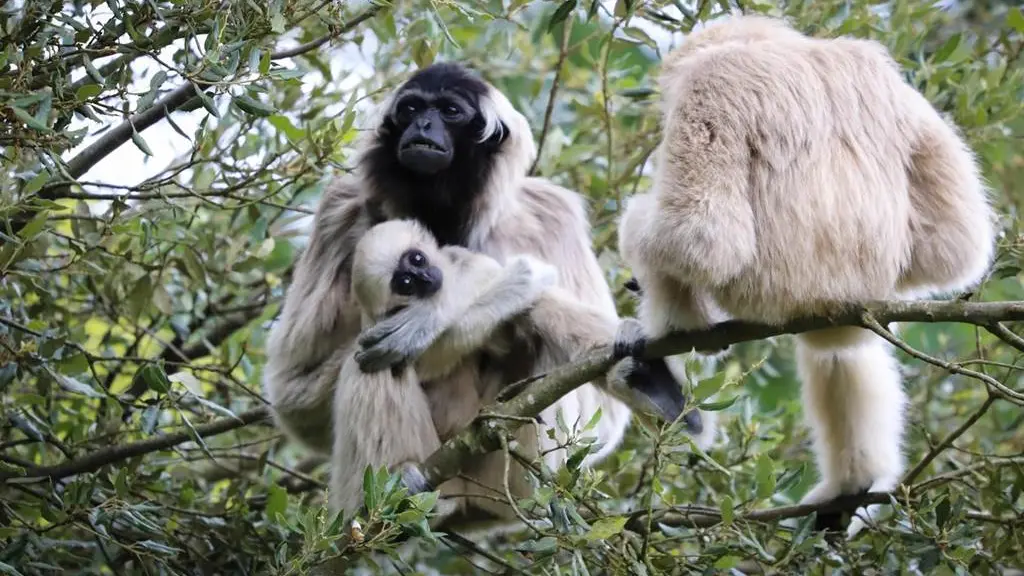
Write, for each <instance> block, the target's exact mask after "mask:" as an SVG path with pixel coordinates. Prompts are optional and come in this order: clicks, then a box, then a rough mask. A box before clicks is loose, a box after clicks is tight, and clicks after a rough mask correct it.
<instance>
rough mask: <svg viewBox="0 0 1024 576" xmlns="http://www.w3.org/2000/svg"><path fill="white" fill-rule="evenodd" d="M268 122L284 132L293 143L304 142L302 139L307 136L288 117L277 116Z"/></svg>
mask: <svg viewBox="0 0 1024 576" xmlns="http://www.w3.org/2000/svg"><path fill="white" fill-rule="evenodd" d="M267 121H268V122H270V125H271V126H273V127H274V128H277V129H278V130H280V131H281V132H284V135H285V137H286V138H288V139H289V140H291V141H292V142H298V141H299V140H302V137H303V136H304V135H305V132H303V131H302V130H300V129H299V128H296V127H295V125H294V124H292V121H291V119H290V118H288V117H287V116H281V115H280V114H275V115H273V116H271V117H269V118H267Z"/></svg>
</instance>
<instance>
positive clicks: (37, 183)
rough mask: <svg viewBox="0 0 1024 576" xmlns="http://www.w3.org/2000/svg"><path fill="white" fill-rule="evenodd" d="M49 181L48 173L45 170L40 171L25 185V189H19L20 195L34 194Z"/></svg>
mask: <svg viewBox="0 0 1024 576" xmlns="http://www.w3.org/2000/svg"><path fill="white" fill-rule="evenodd" d="M49 179H50V173H49V172H47V171H46V170H41V171H40V172H39V174H36V175H35V176H33V177H32V179H31V180H29V181H28V182H26V183H25V187H24V188H22V189H21V192H22V194H26V195H27V194H35V193H36V192H38V191H39V190H40V189H41V188H42V187H43V185H44V184H46V181H47V180H49Z"/></svg>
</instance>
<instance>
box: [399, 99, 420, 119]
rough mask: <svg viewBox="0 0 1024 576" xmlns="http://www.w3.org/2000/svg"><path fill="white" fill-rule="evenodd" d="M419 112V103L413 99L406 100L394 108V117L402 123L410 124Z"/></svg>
mask: <svg viewBox="0 0 1024 576" xmlns="http://www.w3.org/2000/svg"><path fill="white" fill-rule="evenodd" d="M419 111H420V106H419V102H417V101H416V100H414V99H410V100H406V101H404V102H402V103H400V104H399V105H398V106H397V107H396V108H395V112H396V116H398V119H399V120H400V121H402V122H411V121H412V119H413V117H415V116H416V114H418V113H419Z"/></svg>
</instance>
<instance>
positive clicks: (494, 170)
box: [264, 63, 699, 469]
mask: <svg viewBox="0 0 1024 576" xmlns="http://www.w3.org/2000/svg"><path fill="white" fill-rule="evenodd" d="M381 111H382V115H381V117H380V118H379V119H378V120H376V121H375V127H376V129H375V130H373V131H368V132H369V133H368V137H366V139H365V140H364V141H363V142H362V143H361V154H360V157H359V160H358V165H357V167H356V170H355V172H354V174H353V175H351V176H349V177H344V178H342V179H340V180H338V181H336V182H335V183H333V184H332V185H331V186H330V187H329V188H328V189H327V190H326V191H325V192H324V195H323V197H322V199H321V201H320V205H319V207H318V209H317V213H316V215H315V217H314V224H313V230H312V233H311V236H310V240H309V243H308V245H307V247H306V249H305V251H304V252H303V254H302V256H301V257H300V258H299V260H298V262H297V263H296V267H295V270H294V274H293V280H292V285H291V286H290V287H289V289H288V291H287V293H286V296H285V301H284V304H283V307H282V311H281V316H280V318H279V320H278V322H277V323H276V324H275V325H274V327H273V328H272V331H271V334H270V337H269V342H268V344H267V347H266V349H267V364H266V367H265V369H264V387H265V389H266V392H267V395H268V397H269V399H270V402H271V404H272V406H273V410H274V415H275V421H276V422H277V424H278V425H279V426H280V427H281V428H282V429H283V430H284V431H285V432H286V433H288V434H289V435H290V436H291V437H293V438H296V439H298V440H300V441H302V442H303V443H305V444H306V445H307V446H308V447H310V448H312V449H314V450H317V451H319V452H321V453H325V454H328V453H330V451H331V439H332V438H333V433H332V429H331V428H332V424H331V422H332V403H333V398H334V390H335V384H336V382H337V380H338V377H339V373H340V371H341V367H342V363H343V362H344V360H345V358H347V357H348V356H349V355H350V354H352V352H353V346H354V345H355V344H356V343H355V340H356V336H357V334H359V331H360V324H361V317H360V316H361V314H360V311H359V307H358V306H357V305H356V304H355V302H354V301H353V298H352V294H351V291H350V289H349V287H350V283H351V278H350V272H351V265H352V254H353V250H354V248H355V245H356V243H357V242H358V241H359V239H360V238H361V237H362V236H363V235H364V234H365V233H366V231H367V230H368V229H369V228H370V227H371V226H372V225H373V224H375V223H378V222H381V221H384V220H390V219H402V218H408V219H415V220H417V221H418V222H420V223H421V224H423V225H424V226H425V227H426V229H427V230H428V231H429V232H430V233H431V234H432V235H433V236H434V237H435V238H436V239H437V240H438V242H439V243H440V244H442V245H458V246H462V247H465V248H467V249H469V250H472V251H474V252H481V253H484V254H487V255H489V256H491V257H493V258H494V259H496V260H497V261H499V262H503V261H505V259H506V257H508V255H510V254H513V253H520V254H531V255H533V256H535V257H537V258H538V259H539V260H542V261H544V262H548V263H550V264H551V265H553V266H554V267H555V268H556V269H557V270H558V285H559V286H561V287H562V288H563V289H565V290H566V291H567V292H568V293H570V294H571V295H572V296H573V298H572V300H571V301H567V302H566V303H565V309H564V311H563V318H565V319H566V321H565V322H564V323H561V324H555V325H552V326H548V327H546V328H545V329H543V330H538V331H537V332H536V333H534V334H529V335H527V337H522V338H516V339H515V341H514V342H513V346H512V349H511V351H510V352H509V354H508V355H506V356H505V357H504V359H501V360H494V361H487V362H481V363H480V364H479V366H477V367H476V368H475V369H473V370H474V372H473V374H472V375H473V376H474V377H476V378H479V379H480V380H489V379H495V380H497V381H499V382H501V383H503V384H508V383H511V382H514V381H516V380H519V379H521V378H525V377H528V376H530V375H532V374H536V373H539V372H546V371H548V370H550V369H552V368H553V367H555V366H556V365H558V364H561V363H563V362H565V361H568V360H570V358H567V357H565V355H564V353H562V350H561V349H559V347H558V346H557V345H556V343H557V342H558V341H559V340H560V339H562V338H565V337H566V335H568V334H572V333H573V332H572V322H573V320H572V318H573V308H574V306H575V305H577V304H579V305H581V306H587V307H594V308H598V309H600V310H602V311H604V312H605V313H607V314H608V315H609V316H610V317H614V318H616V319H617V318H618V316H617V313H616V310H615V304H614V301H613V299H612V295H611V290H610V288H609V287H608V284H607V282H606V281H605V279H604V277H603V274H602V272H601V269H600V267H599V265H598V263H597V258H596V257H595V255H594V253H593V251H592V249H591V240H590V229H589V224H588V218H587V215H586V211H585V207H584V202H583V199H582V197H581V196H579V195H578V194H576V193H574V192H572V191H570V190H567V189H565V188H562V187H559V186H556V185H555V184H553V183H551V182H549V181H546V180H543V179H539V178H531V177H528V176H527V171H528V169H529V167H530V164H531V163H532V161H533V158H534V157H535V156H536V146H535V144H534V141H533V136H532V134H531V133H530V129H529V125H528V124H527V121H526V118H525V117H523V115H522V114H520V113H519V112H517V111H516V110H515V109H514V108H513V107H512V105H511V104H510V103H509V101H508V99H507V98H506V97H505V96H504V95H503V94H502V93H501V92H500V91H498V90H497V89H495V88H494V87H493V86H491V85H489V84H488V83H486V82H484V81H482V80H480V79H479V78H477V77H476V76H475V75H473V74H471V73H470V72H469V71H468V70H467V69H465V68H464V67H462V66H459V65H456V64H451V63H442V64H435V65H432V66H429V67H426V68H424V69H421V70H420V71H418V72H417V73H415V74H414V75H412V76H411V77H410V78H409V79H408V80H407V81H406V82H405V83H404V84H403V85H402V86H401V87H400V88H399V89H398V90H397V91H396V92H395V93H394V94H392V95H391V97H390V98H388V99H387V100H386V101H385V102H384V103H383V106H382V107H381ZM364 134H367V133H364ZM416 310H418V309H417V308H415V307H412V308H410V309H408V310H407V311H402V312H399V313H396V314H394V315H393V316H391V317H389V318H388V319H386V320H384V321H383V322H382V323H381V324H379V325H378V326H375V327H374V328H371V329H369V330H368V331H366V332H365V333H364V334H363V336H362V338H361V340H362V346H363V347H364V350H363V351H362V353H361V357H360V359H361V362H362V368H363V369H364V370H377V369H380V368H381V367H382V365H393V364H396V363H398V362H401V361H402V360H403V359H408V358H413V357H415V356H417V355H418V354H419V353H420V352H422V351H423V350H425V349H427V348H428V347H429V346H430V344H431V343H432V342H433V340H434V339H436V337H437V336H438V335H439V334H440V332H441V331H443V328H444V327H443V326H442V325H439V324H438V323H437V321H436V318H434V317H432V316H431V315H424V314H417V313H416ZM626 326H627V327H628V324H627V325H626ZM630 334H631V333H630V332H629V331H628V330H625V331H624V330H620V331H619V332H618V335H619V336H623V337H626V336H629V335H630ZM614 336H616V333H614V332H613V333H612V334H609V333H604V332H602V333H594V334H588V335H584V337H586V338H587V341H586V342H580V343H579V344H580V345H579V346H577V347H576V349H584V348H588V347H589V346H590V345H603V344H608V342H609V340H610V339H611V338H612V337H614ZM619 340H622V338H620V339H619ZM629 361H630V359H626V360H624V361H623V362H629ZM467 370H469V369H468V368H467ZM631 381H632V382H633V383H635V384H636V389H637V390H638V393H640V394H644V393H650V394H649V396H650V397H651V399H652V401H654V402H658V403H659V404H660V405H661V408H662V415H663V416H665V417H666V418H669V419H675V418H676V417H677V416H678V415H679V409H678V407H675V408H673V407H672V406H669V405H666V404H665V403H663V402H660V400H661V399H663V398H668V397H671V393H670V391H669V390H668V389H669V388H671V387H674V386H677V384H675V383H674V381H670V379H665V378H658V377H656V376H652V377H650V378H640V379H639V381H638V379H637V378H634V379H632V380H631ZM600 384H603V382H600ZM655 392H661V393H655ZM598 409H600V410H601V419H600V422H599V424H598V425H597V427H596V428H597V429H596V436H597V438H598V442H599V443H601V447H600V449H597V450H595V451H594V452H592V453H591V454H590V455H588V457H587V459H586V460H585V461H584V465H589V464H592V463H594V462H596V461H598V460H600V459H602V458H604V457H605V456H606V455H608V454H609V453H610V452H611V451H612V450H614V449H615V448H616V446H618V444H619V442H620V441H621V439H622V437H623V435H624V433H625V430H626V427H627V426H628V424H629V420H630V409H629V407H628V406H627V405H626V404H624V403H623V402H621V401H620V400H618V399H616V398H615V397H612V396H611V395H609V393H608V392H607V391H606V390H604V389H602V388H599V387H598V386H595V385H594V384H591V383H588V384H585V385H583V386H581V387H579V388H577V389H576V390H574V391H573V392H571V393H569V394H566V395H565V396H563V397H562V398H561V399H559V400H558V401H557V402H556V403H555V404H553V405H552V406H550V407H549V408H548V409H546V410H545V411H543V412H542V413H541V414H540V420H541V421H542V422H543V423H544V424H542V425H541V427H542V428H544V429H553V430H554V432H555V434H554V436H555V437H554V439H551V438H548V436H547V434H546V433H544V431H542V432H541V434H540V437H541V444H542V446H541V449H542V450H545V451H547V450H550V452H548V453H547V454H546V455H545V460H546V463H547V464H548V465H549V466H550V467H551V468H552V469H556V468H557V467H559V466H561V464H562V463H563V462H564V458H565V451H564V450H553V448H555V447H556V446H557V445H558V444H559V443H561V442H564V441H565V435H564V434H563V433H562V432H560V431H559V430H557V428H556V427H555V423H556V422H557V418H556V413H558V412H561V414H562V418H563V420H564V421H565V422H566V423H568V424H569V426H571V427H576V426H583V425H584V424H586V423H587V422H588V421H589V419H590V418H591V416H592V415H593V414H594V413H595V411H596V410H598ZM358 410H362V408H357V407H355V406H339V407H337V408H336V409H334V410H333V412H334V413H335V415H337V414H352V413H353V412H354V411H358ZM376 414H378V416H379V418H380V420H379V421H380V422H382V423H385V424H386V423H387V422H388V421H389V420H388V417H389V416H390V414H389V413H388V412H386V411H383V410H377V411H376ZM694 423H696V424H699V421H697V420H695V419H692V418H691V419H690V424H691V425H693V424H694ZM529 428H531V426H526V427H524V430H522V433H524V434H529V433H530V431H529V430H528V429H529Z"/></svg>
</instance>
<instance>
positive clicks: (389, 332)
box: [355, 302, 445, 373]
mask: <svg viewBox="0 0 1024 576" xmlns="http://www.w3.org/2000/svg"><path fill="white" fill-rule="evenodd" d="M444 328H445V326H444V325H443V323H442V322H441V320H440V319H439V318H437V316H436V315H435V314H434V310H433V307H432V306H429V305H426V304H422V303H418V302H417V303H413V304H410V305H409V306H407V307H406V308H404V309H402V310H400V311H398V312H396V313H395V314H393V315H391V316H389V317H387V318H385V319H384V320H381V321H380V322H378V323H377V324H375V325H374V326H372V327H370V328H368V329H367V330H366V331H365V332H363V334H361V335H360V336H359V340H358V344H359V346H360V348H361V350H358V351H357V352H356V353H355V360H356V362H357V363H358V364H359V369H360V370H362V371H363V372H367V373H370V372H378V371H380V370H385V369H387V368H390V367H392V366H394V365H395V364H398V363H399V362H402V361H405V360H412V359H415V358H417V357H418V356H419V355H420V354H422V353H423V351H424V350H426V349H427V348H429V347H430V345H431V344H433V343H434V340H436V339H437V337H438V336H440V335H441V333H442V332H443V331H444Z"/></svg>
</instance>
